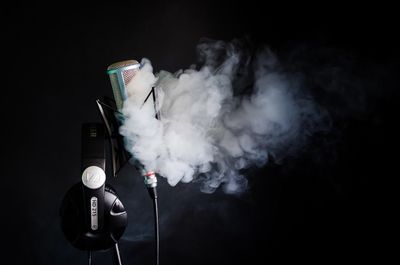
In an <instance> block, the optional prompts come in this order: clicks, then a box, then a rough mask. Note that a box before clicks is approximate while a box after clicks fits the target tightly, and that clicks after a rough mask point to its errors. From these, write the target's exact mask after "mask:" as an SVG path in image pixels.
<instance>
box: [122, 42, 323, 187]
mask: <svg viewBox="0 0 400 265" xmlns="http://www.w3.org/2000/svg"><path fill="white" fill-rule="evenodd" d="M198 53H199V59H200V61H201V62H202V65H201V67H198V69H196V67H191V68H190V69H186V70H179V71H177V72H176V73H169V72H167V71H160V72H159V73H156V74H154V73H153V68H152V66H151V63H150V61H149V60H148V59H143V60H142V61H141V65H142V67H141V70H140V71H139V72H138V74H137V75H136V76H135V78H133V79H132V81H131V82H130V83H129V84H128V85H127V92H128V98H127V100H126V101H125V102H124V107H123V114H124V116H125V119H124V124H123V126H121V128H120V131H121V134H122V135H123V136H124V137H125V140H126V147H127V149H128V150H129V151H130V152H131V153H132V154H133V156H134V157H135V159H137V160H139V161H140V162H141V163H142V164H143V165H144V166H145V167H146V168H147V169H151V170H154V171H156V172H157V173H159V174H160V175H161V176H163V177H165V178H166V179H167V180H168V183H169V184H170V185H172V186H174V185H176V184H177V183H178V182H180V181H181V182H190V181H192V180H194V179H195V180H196V181H199V182H201V190H202V191H203V192H207V193H211V192H213V191H215V190H216V189H217V188H218V187H219V186H221V185H222V187H223V189H224V191H225V192H227V193H239V192H242V191H244V190H245V189H246V187H247V179H246V178H245V176H244V175H243V172H244V170H245V169H246V168H249V167H252V166H258V167H261V166H263V165H265V164H266V163H267V161H268V159H269V158H271V157H273V158H274V161H280V160H282V159H283V158H285V157H286V156H288V155H292V154H294V153H295V152H296V151H298V150H300V149H301V148H303V147H304V146H305V144H306V142H307V139H308V138H309V137H310V136H311V135H313V134H314V133H315V132H316V131H319V130H325V129H326V126H327V123H326V120H327V114H326V112H325V111H324V110H323V109H322V108H321V107H320V106H318V104H316V103H315V102H314V101H313V99H312V97H311V95H310V94H308V93H307V91H306V90H305V89H303V88H302V84H301V82H300V79H299V78H296V77H293V76H291V75H290V74H287V73H285V72H284V69H283V67H282V66H281V65H280V63H279V60H278V58H277V56H275V55H274V54H273V53H272V52H271V51H270V50H269V49H267V48H265V49H263V50H261V51H259V52H258V53H256V54H255V55H252V56H249V55H248V54H247V53H246V52H245V51H244V50H240V49H238V48H237V45H234V43H225V42H222V41H205V42H202V43H201V44H199V45H198ZM153 86H155V87H156V89H157V91H158V106H157V108H158V110H159V112H160V113H161V119H160V120H157V119H156V118H155V117H154V106H153V105H152V104H142V103H143V102H144V99H145V98H146V96H147V94H148V93H149V91H150V89H151V88H152V87H153Z"/></svg>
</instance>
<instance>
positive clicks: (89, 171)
mask: <svg viewBox="0 0 400 265" xmlns="http://www.w3.org/2000/svg"><path fill="white" fill-rule="evenodd" d="M105 181H106V173H105V172H104V170H103V169H101V168H100V167H97V166H90V167H87V168H86V169H85V170H84V171H83V173H82V183H83V185H85V186H86V187H88V188H89V189H98V188H100V187H101V186H102V185H103V184H104V182H105Z"/></svg>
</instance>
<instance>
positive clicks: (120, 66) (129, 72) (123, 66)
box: [107, 60, 140, 84]
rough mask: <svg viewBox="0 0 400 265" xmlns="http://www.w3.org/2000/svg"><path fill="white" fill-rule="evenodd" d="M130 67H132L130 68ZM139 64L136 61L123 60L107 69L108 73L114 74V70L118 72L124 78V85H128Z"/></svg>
mask: <svg viewBox="0 0 400 265" xmlns="http://www.w3.org/2000/svg"><path fill="white" fill-rule="evenodd" d="M131 66H132V67H131ZM139 67H140V64H139V62H138V61H136V60H125V61H120V62H116V63H113V64H111V65H110V66H108V67H107V71H108V72H109V73H112V72H114V70H120V71H121V72H122V76H123V78H124V83H125V84H128V83H129V82H130V81H131V80H132V78H133V77H134V76H135V74H136V71H137V69H138V68H139Z"/></svg>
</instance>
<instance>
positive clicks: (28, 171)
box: [1, 1, 399, 264]
mask: <svg viewBox="0 0 400 265" xmlns="http://www.w3.org/2000/svg"><path fill="white" fill-rule="evenodd" d="M1 13H2V33H1V34H2V38H1V42H2V46H3V48H2V54H3V55H2V59H3V62H2V65H3V71H2V73H3V75H2V77H3V78H2V80H3V84H2V93H1V102H2V104H1V106H2V144H1V146H2V164H3V166H2V184H3V185H2V187H3V193H2V196H4V198H3V203H4V205H3V207H2V214H1V223H2V230H3V232H2V237H1V240H2V244H4V245H3V246H5V248H4V247H3V248H2V251H3V252H4V254H3V255H2V256H1V257H2V259H4V261H7V263H6V262H4V264H72V263H73V264H85V262H86V261H85V258H86V254H85V253H82V252H79V251H78V250H75V249H74V248H73V247H72V246H71V245H69V243H68V242H67V241H66V240H65V239H64V237H63V235H62V233H61V230H60V226H59V222H60V220H59V217H58V210H59V206H60V203H61V200H62V197H63V195H64V193H65V192H66V191H67V189H68V188H69V187H70V186H71V185H72V184H73V183H75V182H77V181H78V180H79V175H80V172H79V169H80V126H81V124H82V123H83V122H89V121H100V118H99V116H98V113H97V109H96V106H95V104H94V100H95V99H97V98H99V97H102V96H103V95H107V96H111V95H112V94H111V89H110V85H109V80H108V77H107V75H106V74H105V69H106V67H107V66H108V65H109V64H111V63H113V62H116V61H119V60H124V59H128V58H133V59H141V58H142V57H147V58H149V59H150V60H151V61H152V63H153V66H154V67H155V70H156V71H158V70H161V69H165V70H169V71H176V70H178V69H181V68H186V67H189V66H190V64H192V63H194V62H195V61H196V53H195V46H196V44H197V43H198V42H199V40H200V38H202V37H207V38H212V39H221V40H226V41H229V40H232V39H233V38H241V37H247V38H249V39H251V41H252V43H253V44H254V45H255V46H262V45H268V46H270V47H271V48H272V50H273V51H275V52H277V53H278V54H280V52H282V53H283V54H284V51H286V50H288V49H292V48H293V47H296V46H298V45H306V46H307V45H308V46H309V47H322V46H323V47H328V48H333V49H335V50H339V51H341V52H343V53H345V54H348V55H351V56H352V58H354V60H355V61H356V62H357V63H356V64H357V65H358V68H357V69H358V70H357V71H361V72H362V71H363V65H365V72H366V73H368V74H365V75H366V76H365V80H366V81H365V83H368V80H370V78H371V76H367V75H370V74H372V75H374V74H375V71H374V69H379V73H380V74H379V75H377V77H373V78H372V79H371V80H374V82H373V84H372V85H371V84H369V89H370V90H372V91H373V93H370V94H368V95H369V97H368V104H367V108H366V111H365V113H364V114H362V115H356V116H354V115H347V116H346V115H344V116H341V117H340V119H338V120H337V121H336V124H335V126H336V127H335V128H336V129H337V131H338V134H339V135H340V136H338V137H334V138H335V141H334V144H330V145H329V148H332V150H324V152H322V153H317V154H314V153H313V152H312V151H309V152H305V154H304V155H303V156H302V157H301V158H296V159H292V160H290V161H288V162H287V163H286V164H283V165H279V166H278V165H273V164H270V165H268V166H267V167H265V168H264V169H260V170H253V171H251V172H249V182H250V188H249V191H248V192H247V193H246V194H244V195H242V196H232V195H226V194H224V193H223V192H222V191H220V190H219V191H217V192H216V193H214V194H211V195H208V194H202V193H200V192H199V190H198V187H197V186H196V184H188V185H182V184H179V185H178V187H175V188H171V187H169V186H168V185H167V184H166V183H165V181H164V180H163V179H162V180H160V182H161V183H160V196H161V201H160V214H161V216H162V217H161V233H162V234H161V235H162V242H161V248H162V250H161V264H250V263H256V262H257V263H258V264H267V263H270V264H271V263H272V264H274V263H283V262H287V261H291V262H318V263H322V264H324V263H326V262H329V261H336V262H344V261H352V262H360V261H364V262H365V261H370V260H377V261H381V259H385V258H387V257H389V254H391V253H392V252H394V247H391V244H390V243H389V242H390V239H391V238H392V237H394V235H393V232H392V229H391V226H390V225H391V224H392V223H393V218H392V217H393V216H394V214H395V212H396V210H397V208H394V207H392V202H393V201H394V197H395V196H394V195H395V194H396V193H395V192H394V188H395V186H394V185H393V180H395V179H396V175H397V174H396V171H395V169H396V166H397V163H398V162H397V157H398V155H397V153H396V151H397V142H398V141H397V135H398V134H397V132H398V129H396V126H395V125H396V123H398V121H399V119H398V116H397V115H396V107H397V105H398V104H397V95H398V82H397V76H396V75H397V74H398V72H397V68H398V67H397V66H398V59H399V53H398V44H399V42H398V40H397V39H396V37H397V35H398V30H396V27H397V26H396V23H397V22H398V21H397V18H396V17H397V14H395V8H393V7H391V6H387V5H383V4H382V5H380V6H377V5H373V4H370V5H365V4H362V5H361V4H360V5H358V6H350V5H349V4H340V3H339V2H331V3H324V4H320V5H315V4H310V5H306V4H301V5H300V4H297V5H293V4H286V5H285V4H282V5H279V6H278V5H277V4H276V3H271V2H261V1H258V2H250V1H242V2H237V3H234V2H229V3H222V2H218V3H215V2H212V1H203V2H200V1H199V2H191V3H189V2H187V1H182V2H172V1H165V3H157V2H150V1H149V2H145V1H143V2H138V1H133V2H131V3H129V4H127V3H122V2H121V3H114V2H111V1H110V2H108V3H105V4H99V3H97V4H93V5H90V6H89V5H87V6H83V5H82V4H65V3H57V4H55V3H54V4H50V5H48V4H46V5H45V4H43V5H30V6H28V5H24V4H15V5H13V6H10V7H4V8H2V11H1ZM288 47H292V48H288ZM360 65H361V66H360ZM360 69H361V70H360ZM375 92H376V93H375ZM371 95H372V96H371ZM375 95H379V96H375ZM339 108H340V106H339ZM320 151H321V150H320ZM320 151H318V152H320ZM327 154H328V155H327ZM315 157H320V159H319V160H318V159H315ZM317 160H318V161H317ZM141 181H142V180H141V178H140V177H139V176H137V174H136V173H135V171H134V169H133V167H131V166H129V165H128V166H127V167H126V168H124V170H123V172H122V175H121V178H120V180H118V181H117V183H115V188H116V189H117V191H118V192H119V193H120V195H121V199H122V201H123V202H124V203H125V204H126V205H127V208H128V211H129V212H128V214H129V217H130V223H129V228H128V230H127V232H126V235H125V236H124V237H123V238H122V240H121V242H120V246H121V252H122V255H123V260H124V261H125V264H153V261H154V257H153V241H152V237H151V232H152V219H151V203H150V200H149V199H148V198H147V194H146V191H145V190H144V188H143V187H142V183H141ZM141 238H142V239H141ZM392 239H393V238H392ZM1 263H3V261H2V262H1ZM110 263H111V259H110V258H109V256H108V253H107V252H99V253H96V254H95V257H94V264H110Z"/></svg>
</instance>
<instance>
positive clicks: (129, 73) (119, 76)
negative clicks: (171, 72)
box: [107, 60, 160, 189]
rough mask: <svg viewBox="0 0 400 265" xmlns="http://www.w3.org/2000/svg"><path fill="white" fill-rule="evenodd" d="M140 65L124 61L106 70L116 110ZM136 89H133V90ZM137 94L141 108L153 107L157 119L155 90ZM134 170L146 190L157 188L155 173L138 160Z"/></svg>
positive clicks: (120, 105)
mask: <svg viewBox="0 0 400 265" xmlns="http://www.w3.org/2000/svg"><path fill="white" fill-rule="evenodd" d="M140 66H141V65H140V63H139V62H138V61H136V60H126V61H121V62H117V63H113V64H111V65H110V66H108V68H107V73H108V75H109V77H110V82H111V86H112V90H113V94H114V99H115V103H116V106H117V109H118V110H121V109H122V107H123V102H124V100H126V99H127V97H128V91H127V86H128V84H129V83H130V82H131V81H133V79H134V78H135V76H136V75H137V74H138V72H139V71H140ZM135 89H136V88H133V90H135ZM135 92H139V93H138V94H140V95H142V96H143V99H142V100H143V102H142V103H141V107H143V106H144V104H150V105H153V107H152V109H154V115H153V116H154V117H155V118H157V119H159V116H160V115H159V112H158V111H157V108H158V107H157V95H156V89H155V88H154V87H152V88H151V89H150V90H149V91H135ZM118 116H119V117H118V118H120V119H123V117H121V115H118ZM134 161H135V167H136V169H137V170H138V171H139V172H140V173H141V174H142V175H143V177H144V184H145V186H146V187H147V188H148V189H153V188H155V187H156V186H157V178H156V176H155V173H154V172H153V171H152V170H150V169H148V168H145V167H144V166H143V165H142V164H141V163H140V162H139V161H138V160H136V159H134Z"/></svg>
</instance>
